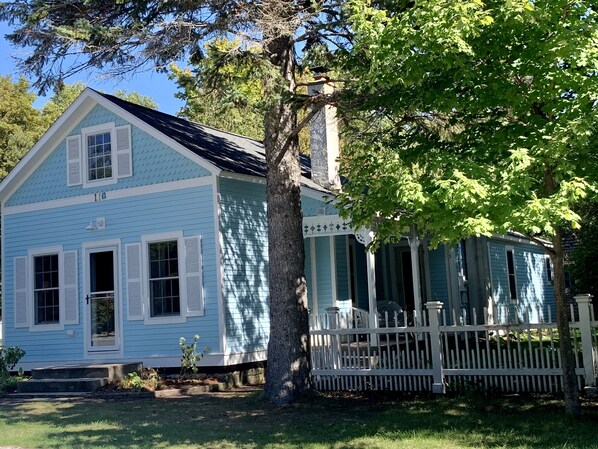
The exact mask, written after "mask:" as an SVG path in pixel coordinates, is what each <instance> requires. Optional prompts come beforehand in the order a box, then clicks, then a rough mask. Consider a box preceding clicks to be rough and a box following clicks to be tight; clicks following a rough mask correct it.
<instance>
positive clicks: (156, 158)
mask: <svg viewBox="0 0 598 449" xmlns="http://www.w3.org/2000/svg"><path fill="white" fill-rule="evenodd" d="M109 122H115V124H116V126H122V125H126V124H128V123H127V122H126V121H124V120H123V119H122V118H120V117H119V116H117V115H115V114H113V113H112V112H110V111H108V110H107V109H105V108H103V107H102V106H99V105H97V106H95V107H94V108H93V109H92V110H91V111H90V112H89V113H88V114H87V115H86V116H85V117H84V118H83V120H81V122H80V123H79V125H78V126H77V127H76V128H75V129H73V130H72V131H71V132H70V133H69V135H70V136H73V135H76V134H78V133H80V132H81V129H82V128H87V127H90V126H94V125H100V124H103V123H109ZM131 144H132V155H133V176H131V177H128V178H121V179H119V180H118V182H116V183H115V184H110V185H105V186H101V187H89V188H85V189H84V188H83V187H82V186H80V185H79V186H71V187H68V186H67V179H66V144H65V141H64V140H63V141H62V142H61V143H60V144H59V145H58V147H57V148H56V149H55V150H54V151H53V152H52V154H50V156H48V158H47V159H46V160H45V161H44V162H43V163H42V164H41V165H40V166H39V167H38V168H37V169H36V170H35V172H34V173H32V174H31V175H30V176H29V178H28V179H27V180H26V181H25V182H24V183H23V185H21V186H20V187H19V188H18V189H17V191H16V192H15V193H14V194H13V195H12V196H11V197H10V198H9V199H8V201H7V202H6V205H7V206H17V205H22V204H30V203H36V202H39V201H48V200H55V199H62V198H70V197H74V196H80V195H86V194H90V193H96V192H106V191H110V190H115V189H123V188H129V187H139V186H143V185H149V184H160V183H164V182H169V181H178V180H182V179H191V178H198V177H202V176H208V175H209V174H210V173H209V172H208V171H207V170H206V169H204V168H202V167H200V166H199V165H197V164H196V163H195V162H192V161H191V160H189V159H188V158H186V157H185V156H183V155H181V154H180V153H178V152H176V151H175V150H173V149H172V148H170V147H168V146H166V145H164V144H163V143H161V142H160V141H158V140H157V139H155V138H154V137H152V136H150V135H149V134H147V133H145V132H143V131H141V130H140V129H139V128H136V127H134V126H132V127H131ZM84 172H85V169H84Z"/></svg>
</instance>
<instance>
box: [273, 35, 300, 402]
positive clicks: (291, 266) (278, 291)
mask: <svg viewBox="0 0 598 449" xmlns="http://www.w3.org/2000/svg"><path fill="white" fill-rule="evenodd" d="M267 42H268V44H267V46H266V47H265V51H266V53H267V56H268V57H269V59H270V61H272V62H273V63H274V64H275V65H276V66H277V67H278V68H279V69H280V74H281V76H282V80H283V84H284V89H286V90H288V93H293V92H294V89H295V55H294V50H293V42H292V38H291V36H279V37H274V38H273V39H270V40H268V41H267ZM284 89H283V90H284ZM284 94H285V93H284V92H282V96H281V98H280V99H279V100H277V103H278V104H277V105H276V107H275V108H272V109H271V110H270V111H268V113H267V114H266V116H265V140H264V144H265V148H266V163H267V164H268V172H267V201H268V240H269V248H268V254H269V260H270V266H269V283H270V341H269V343H268V365H267V370H266V385H265V388H264V393H265V394H266V396H267V397H268V398H269V399H270V400H271V401H272V402H273V403H274V404H276V405H286V404H288V403H290V402H292V401H293V400H294V399H295V398H296V397H297V395H298V394H300V393H302V392H304V391H306V390H307V389H308V388H309V387H310V383H309V370H310V367H309V333H308V331H309V329H308V310H307V288H306V282H305V274H304V271H305V250H304V246H303V232H302V213H301V184H300V182H301V168H300V165H299V144H298V139H297V137H296V136H295V138H294V139H292V140H291V142H290V145H287V148H286V149H285V148H284V147H285V141H286V140H287V138H288V136H290V135H291V134H292V132H293V130H294V128H295V127H296V126H297V114H296V112H295V111H294V110H293V109H292V107H291V106H290V105H289V104H288V103H287V102H285V101H284V96H285V95H284ZM281 152H284V154H282V153H281Z"/></svg>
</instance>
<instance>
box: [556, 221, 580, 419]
mask: <svg viewBox="0 0 598 449" xmlns="http://www.w3.org/2000/svg"><path fill="white" fill-rule="evenodd" d="M552 247H553V254H552V263H553V265H554V278H553V286H554V302H555V304H556V315H557V316H556V322H557V327H558V330H559V350H560V353H561V362H562V368H563V389H564V393H565V412H566V413H567V414H570V415H579V414H581V401H580V399H579V392H578V387H577V375H576V374H575V356H574V354H573V344H572V342H571V332H570V328H569V316H568V314H567V298H566V295H565V262H564V261H565V253H564V251H563V242H562V232H561V229H560V228H557V231H556V233H555V235H554V236H553V238H552Z"/></svg>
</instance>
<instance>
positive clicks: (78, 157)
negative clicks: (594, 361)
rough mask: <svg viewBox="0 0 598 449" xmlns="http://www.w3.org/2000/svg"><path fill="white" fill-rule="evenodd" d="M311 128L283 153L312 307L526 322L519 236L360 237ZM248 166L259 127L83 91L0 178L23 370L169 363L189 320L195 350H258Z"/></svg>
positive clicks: (229, 362) (255, 160) (527, 294)
mask: <svg viewBox="0 0 598 449" xmlns="http://www.w3.org/2000/svg"><path fill="white" fill-rule="evenodd" d="M325 87H326V84H325V82H324V81H322V82H319V83H318V82H316V83H314V85H312V89H316V90H317V89H320V88H325ZM311 132H312V134H311V136H312V137H311V141H312V159H311V160H310V159H309V158H308V157H302V159H301V164H302V174H303V176H302V207H303V215H304V218H303V229H304V236H305V250H306V260H305V263H306V278H307V283H308V292H309V293H308V296H309V302H310V309H311V311H312V312H314V313H323V312H325V310H326V309H327V308H329V307H332V306H336V307H339V308H341V309H345V310H346V309H351V308H355V309H363V310H364V311H365V312H366V313H369V314H370V315H373V314H376V313H377V308H378V304H382V303H384V304H388V303H392V304H396V305H397V306H398V307H400V308H402V309H406V310H422V304H423V303H424V302H426V301H427V300H439V301H443V302H444V303H445V306H446V308H447V309H449V308H450V309H457V310H459V311H467V313H469V314H472V313H473V310H474V309H475V308H477V309H478V310H481V309H482V308H483V307H494V308H495V309H496V310H497V312H496V313H495V319H497V320H499V319H503V320H504V319H510V318H509V316H508V315H509V314H511V313H513V311H514V313H515V315H518V316H519V317H520V318H521V317H523V316H524V315H526V316H528V317H530V316H531V319H538V320H539V319H542V317H541V316H540V315H541V313H540V312H538V310H540V309H545V308H546V307H548V308H550V307H551V305H552V303H553V295H552V287H551V284H550V282H551V279H550V264H549V263H547V259H546V255H545V254H544V252H543V251H542V249H541V248H540V247H538V246H537V245H535V244H533V243H531V242H530V241H528V240H526V239H524V238H522V237H521V236H517V235H507V236H496V237H495V238H485V239H470V240H468V241H464V242H462V244H460V245H458V246H457V247H455V248H449V247H446V246H440V247H438V248H436V249H428V246H427V245H426V238H425V237H421V236H417V235H415V234H414V235H412V236H405V238H402V239H400V240H399V241H398V242H397V243H396V244H389V245H386V246H384V247H382V248H380V249H379V250H378V251H377V252H376V253H375V254H372V253H370V252H368V251H366V247H365V245H366V244H367V243H368V238H370V237H371V234H370V233H369V232H368V231H367V230H353V229H351V227H350V226H349V225H348V224H347V223H345V222H344V221H343V220H342V219H340V218H339V217H338V215H337V211H336V209H335V207H334V202H333V201H331V200H330V198H331V197H332V196H331V189H332V188H333V187H334V185H335V182H336V179H337V176H336V174H335V171H334V170H335V160H336V157H337V155H338V137H337V136H336V130H335V123H334V111H333V109H327V110H324V111H322V112H321V113H319V114H318V115H317V116H316V117H315V119H314V122H313V128H312V131H311ZM265 171H266V165H265V156H264V148H263V146H262V144H261V143H260V142H257V141H254V140H251V139H249V138H245V137H242V136H238V135H234V134H231V133H226V132H222V131H219V130H216V129H213V128H209V127H206V126H201V125H198V124H195V123H192V122H189V121H186V120H183V119H181V118H177V117H174V116H170V115H167V114H163V113H161V112H158V111H154V110H151V109H148V108H145V107H142V106H138V105H135V104H132V103H128V102H126V101H123V100H120V99H118V98H116V97H114V96H111V95H106V94H102V93H99V92H96V91H94V90H91V89H87V90H85V91H84V92H83V93H82V94H81V96H80V97H79V98H78V99H77V100H76V101H75V102H74V103H73V105H71V107H70V108H69V109H68V110H67V111H66V112H65V113H64V114H63V115H62V116H61V117H60V119H59V120H58V121H57V122H56V123H55V124H54V125H53V126H52V127H51V128H50V129H49V130H48V132H47V133H46V134H45V135H44V136H43V137H42V138H41V140H40V141H39V142H38V143H37V144H36V145H35V146H34V147H33V148H32V149H31V150H30V151H29V152H28V153H27V154H26V156H25V157H24V158H23V160H22V161H21V162H20V163H19V164H18V165H17V167H16V168H15V169H14V170H13V171H12V172H11V173H10V174H9V175H8V176H7V177H6V178H5V179H4V181H3V182H2V184H0V201H1V217H2V223H1V225H2V242H1V243H2V261H1V262H2V280H3V282H2V301H3V304H2V306H3V307H2V310H3V320H4V323H3V335H2V339H3V342H4V345H5V346H20V347H21V348H23V349H24V350H25V351H26V353H27V354H26V356H25V358H24V359H23V360H22V363H21V366H22V367H23V368H25V369H31V368H35V367H41V366H46V365H60V364H63V365H68V364H82V363H104V362H110V363H116V362H120V363H122V362H143V363H144V364H145V365H146V366H154V367H162V366H178V365H179V363H180V348H179V344H178V342H179V338H180V337H185V338H186V339H187V340H190V339H191V338H192V337H193V336H194V335H196V334H198V335H200V337H201V339H200V341H199V347H200V348H203V347H207V348H209V350H208V353H207V354H206V356H205V357H204V359H203V360H202V365H205V366H213V367H225V366H234V365H239V364H242V363H251V362H259V361H264V360H266V358H267V354H266V349H267V342H268V332H269V310H268V276H267V271H268V238H267V220H266V196H265V187H266V186H265V174H266V172H265ZM498 306H504V310H507V309H508V310H510V311H511V312H509V313H506V312H500V311H498V310H499V309H500V307H498ZM501 313H502V315H501ZM542 313H544V312H542Z"/></svg>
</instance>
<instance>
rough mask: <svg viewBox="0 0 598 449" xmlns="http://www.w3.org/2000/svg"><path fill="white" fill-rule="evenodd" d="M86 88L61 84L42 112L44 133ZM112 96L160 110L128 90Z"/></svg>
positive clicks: (149, 98)
mask: <svg viewBox="0 0 598 449" xmlns="http://www.w3.org/2000/svg"><path fill="white" fill-rule="evenodd" d="M86 87H87V86H86V85H85V84H84V83H81V82H76V83H73V84H60V85H59V86H58V88H57V89H56V90H55V92H54V94H53V95H52V96H51V97H50V99H49V100H48V101H47V102H46V104H45V105H44V107H43V108H42V110H41V115H42V120H43V122H44V126H45V129H44V131H45V130H46V129H47V128H49V127H50V126H51V125H52V124H53V123H54V122H55V121H56V120H57V119H58V117H60V115H61V114H62V113H63V112H64V111H66V109H67V108H68V107H69V106H70V105H71V104H72V103H73V101H75V100H76V99H77V97H78V96H79V95H80V94H81V92H83V91H84V90H85V88H86ZM112 95H114V96H115V97H118V98H121V99H123V100H126V101H130V102H131V103H135V104H138V105H141V106H145V107H147V108H151V109H158V105H157V104H156V102H155V101H154V100H153V99H152V98H151V97H148V96H146V95H141V94H140V93H138V92H127V91H126V90H123V89H119V90H116V91H114V92H113V93H112Z"/></svg>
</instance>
